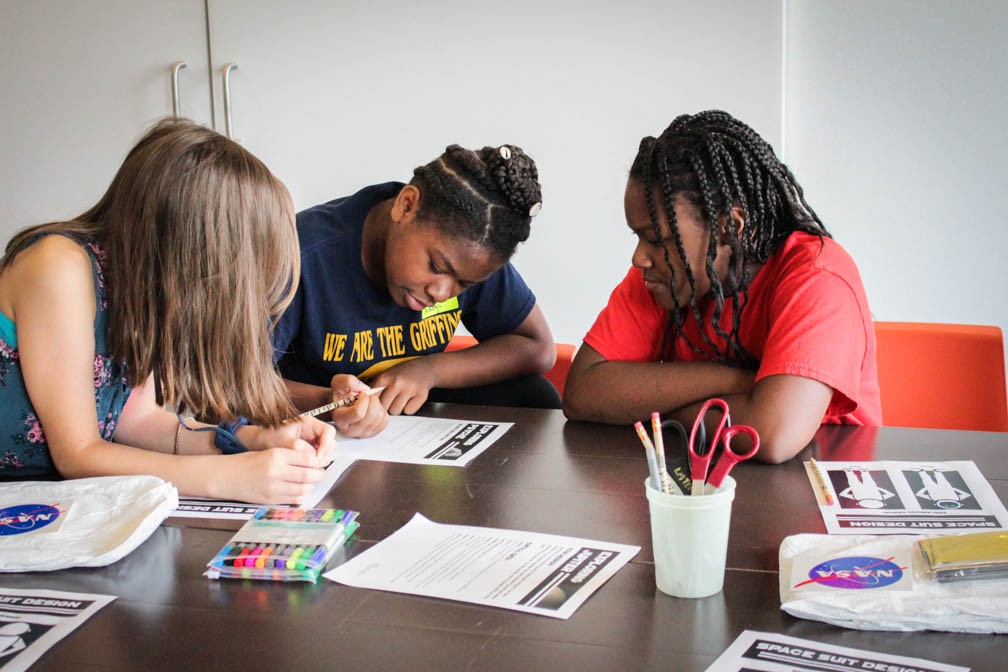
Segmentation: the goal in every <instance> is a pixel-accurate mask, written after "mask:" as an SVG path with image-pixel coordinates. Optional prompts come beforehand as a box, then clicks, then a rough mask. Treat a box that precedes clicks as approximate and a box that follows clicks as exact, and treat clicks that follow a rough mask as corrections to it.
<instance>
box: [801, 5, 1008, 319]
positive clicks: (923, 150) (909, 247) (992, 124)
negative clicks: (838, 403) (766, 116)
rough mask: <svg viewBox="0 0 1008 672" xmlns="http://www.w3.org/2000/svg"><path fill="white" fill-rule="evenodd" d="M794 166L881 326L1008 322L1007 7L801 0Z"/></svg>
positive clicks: (809, 197) (813, 205) (810, 199)
mask: <svg viewBox="0 0 1008 672" xmlns="http://www.w3.org/2000/svg"><path fill="white" fill-rule="evenodd" d="M786 21H787V31H786V40H787V42H786V64H787V81H786V86H785V96H786V109H785V113H786V123H785V126H786V128H785V141H786V157H785V158H786V160H787V162H788V163H789V165H790V166H791V167H792V169H793V171H794V172H795V174H796V175H797V177H798V179H799V181H800V182H801V183H802V185H803V186H804V187H805V190H806V195H807V196H808V199H809V202H810V203H811V204H812V207H813V208H815V209H816V211H817V212H818V213H819V215H820V217H821V218H822V219H823V221H824V222H825V223H826V225H827V227H828V228H829V229H830V230H831V232H832V233H833V234H834V236H835V237H836V238H837V240H839V241H840V242H841V243H842V244H843V245H844V246H845V247H846V248H847V249H848V250H849V251H850V252H851V254H852V255H853V256H854V259H855V260H856V261H857V263H858V265H859V266H860V268H861V273H862V276H863V278H864V281H865V286H866V288H867V291H868V299H869V302H870V303H871V306H872V311H873V313H874V314H875V317H876V319H879V320H899V321H904V320H905V321H923V322H963V323H974V324H994V325H997V326H1000V327H1001V329H1002V330H1003V331H1004V330H1008V302H1006V301H1005V299H1004V287H1005V284H1006V281H1008V272H1006V270H1005V269H1006V266H1008V262H1006V260H1005V252H1006V251H1008V224H1006V218H1005V213H1004V209H1005V208H1004V201H1003V198H1004V196H1005V194H1006V191H1008V40H1006V38H1005V34H1006V31H1008V3H1006V2H1004V1H1003V0H968V1H966V0H886V1H881V0H844V1H843V2H838V1H831V0H791V1H790V2H788V3H787V11H786Z"/></svg>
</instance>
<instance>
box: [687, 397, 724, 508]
mask: <svg viewBox="0 0 1008 672" xmlns="http://www.w3.org/2000/svg"><path fill="white" fill-rule="evenodd" d="M712 408H717V409H718V410H719V411H721V421H720V422H719V423H718V426H717V429H716V430H715V431H714V434H712V435H711V437H710V440H709V441H704V439H703V437H704V434H705V431H704V428H703V427H704V417H706V415H707V412H708V411H710V410H711V409H712ZM730 423H731V420H730V419H729V418H728V404H727V403H726V402H725V401H724V400H723V399H708V400H707V401H705V402H704V405H703V406H701V407H700V412H699V413H697V417H696V420H694V421H693V431H691V432H690V440H689V461H690V478H691V479H693V490H694V491H699V490H700V489H702V487H703V483H704V481H705V480H707V470H708V469H710V462H711V458H712V457H713V456H714V449H715V448H716V447H717V442H718V439H719V437H720V436H721V434H722V432H723V431H724V430H725V425H728V424H730ZM701 444H702V445H701ZM698 484H699V485H698Z"/></svg>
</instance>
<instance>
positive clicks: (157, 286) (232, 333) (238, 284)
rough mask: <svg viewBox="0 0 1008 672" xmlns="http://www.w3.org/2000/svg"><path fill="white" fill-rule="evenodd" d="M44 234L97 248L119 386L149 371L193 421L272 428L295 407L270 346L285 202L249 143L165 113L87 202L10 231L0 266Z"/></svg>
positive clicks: (288, 226) (162, 397) (280, 301)
mask: <svg viewBox="0 0 1008 672" xmlns="http://www.w3.org/2000/svg"><path fill="white" fill-rule="evenodd" d="M50 233H61V234H64V235H69V236H72V237H74V238H78V239H93V240H95V241H97V242H98V243H99V244H100V245H101V247H102V248H103V250H104V252H105V256H106V260H105V263H104V267H103V270H104V274H105V282H106V286H107V291H108V302H109V313H108V336H107V338H108V343H109V349H110V353H111V354H112V356H114V357H116V358H118V359H120V360H121V361H122V362H123V363H124V364H125V366H126V371H127V380H128V382H129V384H130V385H131V386H137V385H139V384H141V383H142V382H143V381H144V380H146V379H147V377H148V376H150V375H152V374H153V379H154V387H155V392H156V397H157V401H158V403H159V404H165V405H168V406H171V407H174V408H175V409H177V410H178V411H179V412H190V413H192V414H193V415H194V416H195V417H197V418H199V419H201V420H209V421H213V422H216V421H217V420H218V419H233V418H235V417H236V416H239V415H243V416H246V417H248V418H249V419H250V420H251V421H253V422H256V423H260V424H265V425H271V426H275V425H277V424H279V423H281V422H283V421H284V420H287V419H289V418H291V417H293V416H294V415H295V413H296V411H295V410H294V407H293V405H292V404H291V401H290V397H289V396H288V394H287V391H286V388H285V387H284V384H283V381H282V380H281V378H280V377H279V375H278V374H277V372H276V370H275V369H274V367H273V351H272V346H271V344H270V331H271V330H272V328H273V326H274V325H275V324H276V321H277V320H278V319H279V316H280V314H281V313H282V311H283V309H284V308H285V307H286V306H287V304H289V303H290V301H291V298H292V297H293V295H294V290H295V289H296V282H297V277H298V274H299V265H300V254H299V251H298V242H297V233H296V231H295V228H294V212H293V206H292V203H291V198H290V194H289V193H288V192H287V189H286V187H284V185H283V184H282V183H281V182H280V181H279V180H278V179H277V178H276V177H274V176H273V174H272V173H270V171H269V170H268V169H267V168H266V166H265V165H263V163H262V162H261V161H260V160H259V159H257V158H256V157H255V156H253V155H252V154H251V153H249V152H248V151H247V150H245V149H244V148H242V147H241V146H240V145H238V144H237V143H235V142H233V141H231V140H229V139H228V138H226V137H224V136H222V135H220V134H219V133H216V132H214V131H212V130H210V129H208V128H205V127H203V126H200V125H198V124H196V123H193V122H191V121H187V120H177V119H166V120H163V121H161V122H159V123H158V124H156V125H155V126H154V127H153V128H151V129H150V130H149V131H148V132H147V133H146V134H145V135H144V136H143V138H141V140H140V141H139V142H138V143H137V145H136V146H135V147H134V148H133V149H132V150H131V151H130V152H129V154H128V155H127V156H126V159H125V160H124V161H123V164H122V166H120V168H119V171H118V172H117V173H116V176H115V178H114V179H113V180H112V184H111V185H110V186H109V188H108V191H106V192H105V195H104V196H102V198H101V200H99V201H98V203H97V204H96V205H95V206H94V207H92V208H91V209H90V210H88V211H87V212H85V213H84V214H82V215H80V216H79V217H76V218H74V219H73V220H70V221H67V222H52V223H49V224H41V225H37V226H34V227H30V228H28V229H26V230H24V231H21V232H20V233H18V234H17V235H15V236H14V238H12V239H11V241H10V242H9V243H8V245H7V250H6V253H5V256H4V258H3V260H2V261H0V269H2V268H3V267H5V266H6V265H7V264H9V263H10V261H11V260H12V259H13V258H14V257H15V256H16V255H17V254H18V252H20V251H22V250H23V249H25V248H26V247H28V246H29V245H31V244H32V243H33V242H34V241H35V240H36V239H37V238H38V237H39V236H41V235H45V234H50Z"/></svg>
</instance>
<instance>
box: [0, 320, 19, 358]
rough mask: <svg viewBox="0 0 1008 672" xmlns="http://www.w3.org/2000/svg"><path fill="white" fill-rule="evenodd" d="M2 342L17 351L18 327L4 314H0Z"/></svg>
mask: <svg viewBox="0 0 1008 672" xmlns="http://www.w3.org/2000/svg"><path fill="white" fill-rule="evenodd" d="M0 340H2V341H3V342H4V343H6V344H7V345H8V346H9V347H10V348H11V349H12V350H17V327H16V326H15V325H14V321H13V320H11V319H10V318H9V317H7V316H6V315H4V314H3V313H0Z"/></svg>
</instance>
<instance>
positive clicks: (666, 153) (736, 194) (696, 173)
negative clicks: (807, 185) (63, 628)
mask: <svg viewBox="0 0 1008 672" xmlns="http://www.w3.org/2000/svg"><path fill="white" fill-rule="evenodd" d="M630 179H631V180H632V181H635V182H637V183H638V184H639V185H641V186H643V187H644V194H645V198H646V199H647V207H648V213H649V214H650V216H651V224H652V225H653V227H654V231H655V234H656V235H657V236H658V239H659V240H660V241H661V242H662V245H663V247H664V249H665V262H666V263H668V264H669V268H672V265H671V263H670V257H669V255H670V253H671V252H670V246H669V245H668V242H669V241H667V240H665V238H664V237H663V236H662V235H661V231H660V227H659V224H658V210H657V207H658V204H657V203H656V202H655V197H656V195H658V194H660V196H661V206H662V207H664V209H665V213H666V215H667V217H668V222H669V227H670V228H671V230H672V241H671V242H672V243H673V245H674V247H673V249H674V253H675V254H678V255H679V258H680V259H681V260H682V262H683V267H684V269H685V273H686V276H687V277H686V279H687V281H688V283H689V286H690V290H691V296H690V303H689V306H680V305H679V300H678V299H677V298H676V297H675V292H674V291H673V292H672V300H673V302H674V303H673V305H674V306H675V309H674V310H673V311H671V313H670V318H669V322H668V326H667V328H666V330H665V335H664V338H663V343H662V353H663V355H666V356H667V355H668V352H669V347H670V343H671V342H672V339H673V338H674V337H675V336H677V335H678V334H681V333H683V332H682V328H683V324H684V323H685V321H686V317H687V314H688V313H687V311H686V310H683V309H688V311H689V313H691V314H692V315H693V316H694V318H695V319H696V320H697V321H698V322H699V321H700V320H701V312H700V307H699V305H698V301H697V300H698V298H700V297H697V295H696V276H695V273H698V272H700V270H701V269H693V268H690V265H689V263H688V262H687V261H686V252H685V250H684V249H683V242H682V236H681V235H680V233H679V226H678V223H677V221H676V216H675V208H674V204H675V197H676V196H677V195H679V196H682V197H683V198H684V199H686V201H687V202H688V203H690V204H691V205H692V206H693V207H695V208H696V209H697V211H698V212H699V213H700V215H701V216H702V218H703V221H704V222H705V223H706V225H707V231H708V234H707V235H708V236H710V238H709V239H711V240H717V239H718V236H719V229H718V219H719V217H724V218H726V219H727V221H728V222H731V209H732V208H733V207H735V206H738V207H740V208H741V209H742V213H743V217H744V219H745V226H744V227H743V228H742V234H741V236H739V235H738V233H737V231H736V229H735V227H733V226H728V227H725V232H724V233H725V235H726V242H727V243H728V245H729V246H730V248H731V259H729V263H728V274H727V277H726V278H725V279H724V282H722V280H721V278H719V277H718V274H717V272H716V271H715V270H714V259H715V256H716V253H717V249H716V246H715V245H709V246H708V249H707V259H706V263H705V267H704V269H703V272H704V273H706V275H707V277H708V278H709V279H710V283H711V290H712V292H713V295H714V300H715V306H714V315H713V323H714V324H713V327H714V331H715V333H716V334H717V335H718V336H719V337H720V338H723V339H724V340H725V342H726V344H727V345H726V347H725V349H724V350H722V349H721V348H719V347H718V346H716V345H715V344H714V343H713V342H712V340H711V338H710V337H709V336H708V335H707V332H706V330H703V329H701V331H700V333H701V334H702V338H703V341H704V343H705V344H706V346H707V347H708V348H709V349H710V350H711V351H712V352H713V353H714V354H715V357H716V358H717V361H720V362H723V363H727V364H733V365H737V366H745V367H750V368H751V367H755V366H757V364H758V363H757V361H756V359H755V358H754V357H753V356H752V355H751V354H750V353H749V352H748V351H746V349H745V348H744V347H742V344H741V343H740V342H739V339H738V333H739V323H740V321H741V315H742V309H743V308H744V307H745V304H746V302H747V301H748V298H749V294H748V290H749V283H750V282H751V281H752V277H753V275H755V271H756V270H758V269H759V268H760V267H761V266H762V265H763V264H764V263H765V262H766V260H767V259H768V258H769V257H770V255H772V254H773V253H774V251H776V250H777V248H778V247H779V246H780V245H781V243H783V242H784V241H785V240H786V239H787V238H788V236H790V235H791V234H792V233H793V232H795V231H805V232H808V233H811V234H814V235H817V236H819V238H820V239H822V238H824V237H826V238H828V237H830V234H829V232H828V231H827V230H826V227H825V226H823V223H822V222H821V221H820V220H819V216H818V215H816V213H815V211H814V210H812V208H811V207H810V206H809V204H808V203H807V202H806V201H805V194H804V191H803V190H802V188H801V185H799V184H798V182H797V180H795V177H794V175H793V174H792V173H791V171H790V170H789V169H788V167H787V166H785V165H784V164H783V163H782V162H781V161H780V159H778V158H777V156H776V155H775V154H774V151H773V148H771V147H770V145H769V144H768V143H767V142H766V141H765V140H764V139H763V138H761V137H760V136H759V134H757V133H756V131H754V130H753V129H751V128H750V127H749V126H747V125H746V124H744V123H742V122H741V121H739V120H738V119H735V118H734V117H732V116H731V115H730V114H728V113H727V112H722V111H720V110H708V111H706V112H700V113H698V114H695V115H687V114H684V115H681V116H679V117H676V119H675V120H674V121H673V122H672V123H671V124H670V125H669V126H668V128H666V129H665V131H664V132H662V134H661V135H660V136H659V137H657V138H654V137H650V136H649V137H646V138H644V139H643V140H641V142H640V147H639V148H638V151H637V156H636V158H634V162H633V165H632V166H631V168H630ZM673 276H674V274H673ZM675 283H676V279H675V277H672V278H671V280H670V286H671V287H672V288H673V289H674V288H675ZM726 298H730V299H731V300H732V322H731V329H730V331H729V332H728V333H725V332H724V330H723V329H722V328H721V314H722V310H723V308H724V304H725V300H726ZM686 340H687V344H688V345H689V347H690V348H692V349H693V350H694V351H697V352H700V351H701V348H700V346H699V345H698V344H695V343H692V342H690V341H689V339H688V338H687V339H686Z"/></svg>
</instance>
